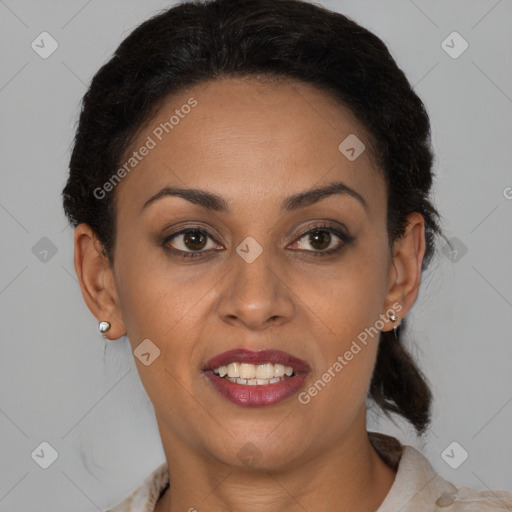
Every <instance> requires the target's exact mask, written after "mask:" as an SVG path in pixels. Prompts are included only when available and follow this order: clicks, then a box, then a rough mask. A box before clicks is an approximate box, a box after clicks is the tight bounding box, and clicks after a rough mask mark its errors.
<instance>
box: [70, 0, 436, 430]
mask: <svg viewBox="0 0 512 512" xmlns="http://www.w3.org/2000/svg"><path fill="white" fill-rule="evenodd" d="M222 76H255V77H257V76H260V77H269V78H283V79H287V80H290V79H291V80H296V81H300V82H303V83H308V84H311V85H313V86H315V87H317V88H318V89H320V90H322V91H324V92H325V93H326V94H329V95H331V96H332V97H333V98H335V99H336V100H337V101H338V102H339V103H340V104H342V105H345V106H347V107H348V108H350V109H351V111H352V112H353V113H354V114H355V116H356V117H357V119H358V120H359V121H360V122H361V123H362V125H364V126H365V128H366V130H367V131H368V133H369V134H370V136H371V139H372V140H371V141H370V142H371V144H370V146H371V155H372V157H373V159H374V161H375V162H377V164H378V170H379V172H381V173H382V175H383V176H384V178H385V182H386V186H387V194H388V218H387V229H388V236H389V241H390V245H391V244H392V243H393V241H395V240H396V239H397V238H398V237H400V236H401V235H402V234H403V233H404V229H405V226H406V223H407V220H406V217H407V215H408V214H409V213H411V212H419V213H420V214H421V215H423V217H424V219H425V238H426V245H427V249H426V254H425V258H424V261H423V268H425V267H426V266H427V264H428V263H429V261H430V259H431V256H432V254H433V251H434V239H435V235H436V234H438V233H440V228H439V226H438V214H437V211H436V209H435V208H434V206H433V205H432V203H431V202H430V199H429V193H430V188H431V185H432V180H433V174H432V162H433V154H432V150H431V144H430V123H429V118H428V115H427V113H426V110H425V108H424V105H423V103H422V101H421V100H420V98H419V97H418V96H417V95H416V93H415V92H414V90H413V89H412V87H411V85H410V84H409V82H408V80H407V78H406V77H405V75H404V73H403V72H402V71H401V70H400V69H399V68H398V66H397V64H396V62H395V60H394V59H393V58H392V56H391V55H390V53H389V51H388V49H387V48H386V46H385V44H384V43H383V42H382V41H381V40H380V39H379V38H378V37H377V36H375V35H374V34H373V33H371V32H370V31H368V30H366V29H365V28H363V27H361V26H360V25H358V24H357V23H355V22H354V21H352V20H351V19H349V18H347V17H346V16H343V15H342V14H339V13H336V12H331V11H329V10H327V9H325V8H323V7H321V6H319V5H315V4H312V3H309V2H305V1H301V0H214V1H190V2H184V3H181V4H178V5H175V6H173V7H172V8H170V9H168V10H165V11H164V12H161V13H159V14H158V15H156V16H154V17H153V18H151V19H149V20H147V21H145V22H144V23H142V24H141V25H140V26H139V27H137V28H136V29H135V30H134V31H133V32H132V33H131V34H130V35H129V36H128V37H127V38H126V39H125V40H124V41H123V42H122V43H121V44H120V46H119V47H118V48H117V50H116V52H115V54H114V56H113V57H112V58H111V59H110V61H108V62H107V63H106V64H105V65H104V66H102V67H101V69H100V70H99V71H98V72H97V73H96V75H95V76H94V78H93V80H92V83H91V85H90V88H89V90H88V91H87V92H86V94H85V96H84V98H83V102H82V110H81V114H80V120H79V124H78V129H77V132H76V137H75V141H74V147H73V151H72V155H71V161H70V174H69V179H68V182H67V184H66V186H65V188H64V190H63V202H64V210H65V212H66V215H67V216H68V218H69V221H70V222H71V223H72V225H74V226H76V225H78V224H80V223H87V224H89V225H90V226H91V228H92V229H93V230H94V231H95V233H96V235H97V236H98V238H99V240H100V241H101V242H102V244H103V246H104V249H105V254H106V255H107V256H108V258H109V261H110V264H111V265H113V261H114V257H113V255H114V249H115V227H116V211H115V202H114V200H115V193H114V192H112V193H110V194H108V195H107V196H106V197H105V198H101V199H99V198H97V197H96V196H95V194H94V191H95V190H96V189H97V188H98V187H101V186H102V185H103V184H104V183H105V182H106V181H107V180H108V179H109V178H110V177H111V176H112V175H113V174H114V173H115V171H116V170H117V169H118V167H119V166H120V165H121V163H122V156H123V155H124V154H125V152H126V151H127V150H128V148H129V147H130V144H131V142H132V141H133V139H134V137H135V136H136V134H137V133H138V131H139V130H140V129H141V127H142V126H143V125H144V124H145V123H147V122H148V121H149V120H150V119H151V118H152V116H153V115H154V114H155V113H156V111H157V110H158V107H159V106H160V105H161V104H162V102H163V101H164V100H165V99H167V98H168V97H169V96H170V95H172V94H175V93H177V92H178V91H181V90H183V89H185V88H187V87H191V86H192V85H196V84H199V83H204V82H207V81H209V80H214V79H216V78H218V77H222ZM403 325H404V324H403V323H402V326H401V327H399V328H398V330H397V338H398V339H395V337H394V335H393V332H391V334H389V333H381V338H380V340H379V341H380V342H379V350H378V355H377V362H376V366H375V369H374V374H373V377H372V382H371V385H370V389H369V396H370V397H371V398H372V399H373V400H374V401H375V403H377V404H378V405H379V406H380V408H381V409H382V410H383V411H384V412H386V414H387V413H388V412H395V413H398V414H400V415H402V416H403V417H405V418H407V420H409V421H410V422H411V423H412V424H413V425H414V427H415V428H416V430H417V432H418V433H423V432H424V431H425V430H426V427H427V426H428V423H429V421H430V407H431V400H432V396H431V392H430V390H429V387H428V385H427V384H426V382H425V379H424V377H423V376H422V374H421V372H420V371H419V369H418V367H417V366H416V364H415V363H414V361H413V359H412V358H411V357H410V355H409V354H408V352H407V351H406V349H405V348H404V346H403V345H402V329H403ZM390 336H391V337H390Z"/></svg>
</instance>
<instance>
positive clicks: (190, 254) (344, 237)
mask: <svg viewBox="0 0 512 512" xmlns="http://www.w3.org/2000/svg"><path fill="white" fill-rule="evenodd" d="M190 231H194V232H198V233H201V234H204V235H206V236H207V237H208V238H210V239H211V240H213V241H214V242H215V243H218V242H217V240H215V239H214V238H213V237H212V236H211V235H210V233H209V232H208V231H206V230H205V229H202V228H197V227H187V228H184V229H182V230H181V231H177V232H176V233H173V234H172V235H169V236H168V237H166V238H165V239H164V240H163V242H162V245H163V246H164V248H165V249H166V250H167V251H168V252H170V253H172V254H173V255H174V256H177V257H179V258H180V257H181V258H184V259H186V258H197V257H201V256H204V255H205V254H208V253H209V254H211V251H215V250H217V249H213V250H212V249H210V251H204V250H201V251H182V250H180V249H174V248H171V247H168V246H167V244H168V243H169V242H170V241H171V240H173V239H174V238H176V237H177V236H179V235H183V234H186V233H188V232H190ZM317 231H327V232H329V233H330V234H331V235H333V234H334V235H335V236H337V237H338V238H339V239H340V240H341V241H342V242H341V244H340V245H339V246H338V247H335V248H334V249H329V250H326V251H325V250H324V251H309V250H305V249H298V250H299V251H304V252H307V253H311V255H312V256H313V257H326V256H330V255H333V254H336V253H338V252H340V251H341V250H342V249H343V248H344V247H345V246H346V245H347V244H349V243H350V242H352V241H353V240H354V238H353V237H351V236H350V235H348V234H346V233H343V232H342V231H340V230H338V229H336V228H335V227H333V226H331V225H329V224H322V223H320V224H315V225H314V226H311V227H310V228H309V229H308V230H307V231H305V232H304V233H302V234H301V235H299V236H298V237H297V238H296V239H295V241H294V242H296V241H299V240H301V239H302V238H304V237H305V236H307V235H309V234H311V233H315V232H317Z"/></svg>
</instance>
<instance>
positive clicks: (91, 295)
mask: <svg viewBox="0 0 512 512" xmlns="http://www.w3.org/2000/svg"><path fill="white" fill-rule="evenodd" d="M74 246H75V257H74V264H75V271H76V274H77V276H78V281H79V282H80V288H81V289H82V295H83V297H84V300H85V302H86V304H87V306H88V308H89V309H90V311H91V313H92V314H93V315H94V316H95V317H96V319H97V320H98V322H100V321H103V320H105V321H107V322H110V324H111V325H112V326H111V328H110V329H109V330H108V331H107V333H106V336H107V338H108V339H117V338H120V337H121V336H123V335H124V334H126V329H125V327H124V322H123V319H122V315H121V307H120V303H119V297H118V294H117V289H116V286H115V281H114V274H113V270H112V268H111V266H110V264H109V261H108V258H107V256H106V254H105V251H104V247H103V245H102V244H101V242H100V241H99V240H98V238H97V236H96V234H95V233H94V231H93V230H92V228H91V227H90V226H89V225H88V224H79V225H78V226H77V227H76V228H75V234H74Z"/></svg>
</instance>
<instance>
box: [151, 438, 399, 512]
mask: <svg viewBox="0 0 512 512" xmlns="http://www.w3.org/2000/svg"><path fill="white" fill-rule="evenodd" d="M165 446H166V445H165V444H164V449H165ZM167 447H168V448H169V450H168V451H167V450H166V458H167V462H168V466H169V475H170V482H171V485H170V488H169V489H168V490H167V491H166V492H165V494H164V496H163V497H162V498H161V499H160V500H159V501H158V503H157V506H156V508H155V512H178V511H184V510H187V511H188V510H190V511H194V510H197V511H201V510H208V511H212V512H217V511H219V512H220V511H225V510H236V511H237V512H260V511H262V512H263V511H265V512H284V511H286V512H304V510H317V511H332V510H337V511H340V512H344V511H347V512H348V511H353V510H358V511H359V512H375V511H376V510H377V509H378V507H379V506H380V504H381V503H382V501H383V500H384V498H385V497H386V495H387V494H388V492H389V490H390V488H391V486H392V484H393V481H394V478H395V474H396V472H395V470H393V469H392V468H390V467H389V466H387V465H386V464H385V463H384V461H383V460H382V459H381V457H380V456H379V455H378V453H377V452H376V451H375V449H374V448H373V446H372V445H371V443H370V441H369V439H368V434H367V432H366V428H365V429H364V431H363V432H361V433H359V432H358V433H357V435H350V436H348V435H347V436H344V437H342V438H340V439H338V440H337V441H336V442H335V443H333V444H332V445H331V446H329V447H328V449H326V450H324V451H323V452H322V453H319V454H317V455H316V456H315V457H314V458H312V459H310V460H308V461H305V462H304V463H301V464H297V465H293V466H292V467H290V468H288V469H286V470H281V471H268V470H266V471H263V470H261V471H258V470H249V469H247V468H240V467H231V466H227V465H225V464H222V463H220V462H219V461H218V460H215V461H209V462H208V463H205V458H204V455H198V454H197V453H193V452H191V451H190V450H187V448H185V447H184V446H183V444H182V443H172V446H171V445H170V444H167Z"/></svg>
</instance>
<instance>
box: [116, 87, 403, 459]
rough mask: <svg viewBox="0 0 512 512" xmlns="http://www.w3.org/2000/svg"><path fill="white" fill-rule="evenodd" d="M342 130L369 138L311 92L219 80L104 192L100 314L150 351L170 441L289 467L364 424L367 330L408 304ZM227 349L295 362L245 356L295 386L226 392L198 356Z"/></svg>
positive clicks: (380, 199)
mask: <svg viewBox="0 0 512 512" xmlns="http://www.w3.org/2000/svg"><path fill="white" fill-rule="evenodd" d="M185 105H188V106H185ZM171 116H174V117H173V118H172V119H171ZM165 123H167V125H166V124H165ZM354 136H356V137H357V139H359V141H360V142H362V143H367V135H366V133H365V131H364V129H363V127H362V126H361V125H360V124H359V123H358V122H357V120H356V119H355V118H354V116H353V115H352V114H351V113H350V112H349V111H348V110H346V109H343V108H341V107H340V106H339V105H338V104H337V103H334V101H332V100H331V99H330V98H329V97H327V96H326V95H325V94H323V93H321V92H319V91H317V90H316V89H313V88H311V87H310V86H307V85H301V84H298V83H291V82H290V83H284V82H281V83H273V84H270V83H268V84H266V85H263V84H261V83H257V82H255V81H252V82H249V81H244V80H241V79H232V78H230V79H222V80H217V81H213V82H210V83H208V84H202V85H199V86H196V87H194V88H190V89H188V90H187V91H184V92H182V93H180V94H179V95H176V96H173V97H172V99H170V100H169V101H168V102H166V103H165V105H164V106H163V107H162V108H161V109H160V110H159V112H158V114H157V116H156V117H155V118H154V119H153V120H152V121H151V122H150V123H148V125H147V126H146V128H145V129H144V130H143V131H142V132H141V133H140V134H139V136H138V137H137V139H136V140H135V142H134V143H133V145H132V147H131V151H130V155H132V151H136V152H137V155H135V156H134V158H136V159H137V161H136V162H135V160H132V161H131V164H128V165H127V167H126V168H127V169H130V171H129V173H127V175H126V176H125V177H124V178H123V179H122V181H121V183H120V184H119V185H118V186H117V188H116V189H115V194H116V211H117V235H116V245H115V257H114V265H113V277H114V279H115V289H116V301H117V309H116V310H112V311H111V313H112V316H111V318H112V320H113V323H114V324H115V326H116V328H121V329H122V330H125V331H126V332H127V334H128V337H129V340H130V343H131V346H132V349H133V350H134V351H135V354H136V355H137V354H139V351H141V352H144V353H146V355H145V356H142V357H141V358H140V359H139V358H138V357H136V359H135V361H136V364H137V368H138V371H139V373H140V377H141V379H142V382H143V385H144V387H145V389H146V391H147V393H148V396H149V398H150V399H151V401H152V403H153V405H154V408H155V412H156V417H157V421H158V425H159V428H160V432H161V435H162V440H163V442H164V445H166V446H173V444H175V445H176V446H177V445H178V443H179V444H180V446H182V447H183V446H185V447H187V449H190V450H194V451H195V452H196V453H201V454H202V455H201V456H204V457H213V459H215V460H218V461H222V462H224V463H227V464H230V465H242V464H247V463H248V462H247V461H248V460H249V459H251V457H252V459H251V460H252V463H253V464H257V465H259V466H262V467H285V466H288V465H292V464H297V463H298V462H300V461H301V460H308V459H310V458H311V457H313V456H314V455H315V454H317V453H319V452H320V451H322V450H325V449H327V447H329V446H330V445H332V444H333V443H335V441H336V440H337V439H338V438H340V436H342V435H350V433H351V432H355V430H356V429H357V431H359V432H360V431H361V429H363V428H364V421H365V399H366V395H367V390H368V386H369V383H370V380H371V375H372V370H373V367H374V364H375V359H376V351H377V346H378V339H379V336H378V334H375V327H377V329H379V328H380V329H382V327H383V325H385V327H384V330H389V329H391V328H392V324H391V323H390V322H389V321H387V322H385V323H384V322H383V320H382V319H383V318H384V319H387V318H388V317H387V316H386V312H387V311H388V312H389V311H390V308H391V311H392V310H393V309H392V306H393V304H394V303H395V302H396V301H397V300H398V302H400V299H401V298H403V297H399V296H397V293H398V292H396V290H395V288H393V285H394V284H395V282H396V280H397V274H396V268H395V267H394V265H393V260H392V257H393V255H392V254H391V252H390V249H389V245H388V243H389V242H388V237H387V233H386V189H385V185H384V181H383V179H382V177H381V176H380V175H379V174H378V172H377V171H376V170H375V169H374V168H373V167H372V164H371V161H370V159H369V150H368V146H369V144H367V149H366V150H364V151H363V152H362V153H361V154H360V155H359V156H358V153H359V152H360V151H361V149H362V146H361V145H360V142H358V141H357V139H355V138H354ZM148 137H149V138H148ZM347 137H350V138H349V139H348V141H347V142H345V145H342V147H341V150H340V149H339V146H340V143H342V141H344V140H345V139H346V138H347ZM144 146H145V147H146V148H147V149H146V150H144V149H140V148H143V147H144ZM350 148H354V151H352V150H351V149H350ZM130 155H129V156H130ZM127 159H128V157H127ZM335 183H336V184H339V186H338V187H337V188H334V187H333V188H332V189H331V193H328V194H316V195H315V194H310V195H309V194H308V195H305V196H304V194H307V193H308V192H309V191H311V190H313V189H317V188H323V187H326V186H328V185H332V184H335ZM166 187H168V188H169V189H180V190H186V189H194V190H196V191H200V193H196V194H195V195H190V194H189V199H186V198H185V197H183V196H179V195H172V194H164V193H162V190H164V189H165V188H166ZM110 193H112V192H110ZM207 194H208V195H213V196H215V198H214V199H212V198H210V197H208V196H207ZM155 196H158V197H155ZM301 198H302V199H301ZM318 225H319V226H320V228H318V227H317V226H318ZM315 227H317V232H316V233H315V232H313V233H312V234H306V233H308V232H309V231H310V230H311V229H313V228H315ZM185 228H187V229H189V231H188V232H185V233H182V231H183V230H184V229H185ZM190 230H191V231H190ZM194 230H195V231H194ZM198 230H200V231H198ZM178 232H181V234H177V233H178ZM171 235H175V236H174V237H172V236H171ZM331 250H332V251H331ZM328 251H331V252H328ZM405 302H407V301H405ZM399 307H402V306H399ZM403 308H404V309H402V311H401V312H400V313H399V312H398V310H397V309H395V313H396V314H397V316H398V317H399V318H403V316H404V312H405V310H406V308H407V304H403ZM120 326H121V327H120ZM372 328H373V330H371V329H372ZM365 329H366V331H365ZM365 332H366V337H365V335H364V333H365ZM368 333H371V335H369V334H368ZM363 339H366V343H363V342H362V340H363ZM144 340H150V342H148V341H145V342H144V343H145V345H141V346H140V348H139V349H138V350H137V347H138V346H139V345H140V344H141V343H142V342H143V341H144ZM354 342H355V343H356V345H354ZM356 346H358V347H359V350H357V348H356ZM157 349H158V350H159V351H160V353H159V355H158V356H157V357H156V358H155V356H156V355H157ZM234 349H246V350H248V351H254V352H258V351H261V350H272V351H280V352H284V353H286V354H288V355H289V356H290V357H295V358H299V359H300V360H302V361H303V362H304V363H305V364H304V366H300V365H299V363H298V362H296V361H295V360H293V359H288V360H286V359H283V358H282V354H280V353H270V354H267V355H266V356H265V357H263V359H266V361H260V360H257V359H248V360H247V361H253V362H256V363H261V364H263V363H265V362H267V363H272V364H273V366H265V368H260V370H259V371H260V372H263V373H265V372H272V370H274V371H275V372H277V373H276V374H275V375H279V372H281V374H282V371H283V370H282V369H281V367H280V366H279V364H280V363H279V361H281V363H282V364H283V366H292V367H294V366H296V368H294V373H296V374H298V375H297V377H291V378H290V382H292V381H293V382H292V384H290V382H288V379H285V380H284V381H279V382H275V383H273V384H266V385H263V384H259V385H257V386H254V387H253V386H250V385H248V384H238V383H236V382H235V383H232V382H229V381H227V379H226V378H221V377H220V376H217V375H215V374H214V372H213V371H212V370H213V368H212V367H211V366H212V365H210V366H208V362H209V361H210V360H212V358H214V357H215V356H218V355H219V354H222V353H224V352H226V351H231V350H234ZM148 353H149V355H147V354H148ZM350 354H352V356H350ZM139 355H140V354H139ZM141 359H142V360H143V361H144V362H145V363H146V364H143V363H142V362H141ZM243 361H244V359H243V358H241V356H240V355H233V354H232V355H228V356H226V358H224V359H222V360H221V361H219V360H217V362H216V363H215V362H214V364H213V366H217V367H219V366H228V363H236V362H238V363H241V362H243ZM342 361H343V362H342ZM336 362H338V364H336ZM221 363H222V364H221ZM286 363H288V364H286ZM292 363H293V364H292ZM276 365H277V366H276ZM208 369H209V371H207V370H208ZM237 369H238V370H239V371H242V369H241V367H237V366H236V365H232V366H231V373H232V374H233V372H235V374H236V371H237ZM255 369H256V370H257V366H256V367H255ZM228 370H229V367H228V368H226V371H228ZM243 371H247V372H249V373H248V374H243V375H250V374H251V372H252V371H253V366H244V369H243ZM221 373H223V372H222V371H221ZM327 374H328V375H327ZM258 375H260V376H261V375H262V374H261V373H260V374H258ZM265 375H271V373H268V374H265ZM326 375H327V376H326ZM329 375H330V378H329ZM293 379H295V380H293ZM319 380H320V381H321V383H320V384H319V383H318V381H319ZM295 382H297V385H295ZM315 383H317V384H316V387H315ZM322 383H323V384H322ZM315 389H316V392H315V391H314V390H315Z"/></svg>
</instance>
